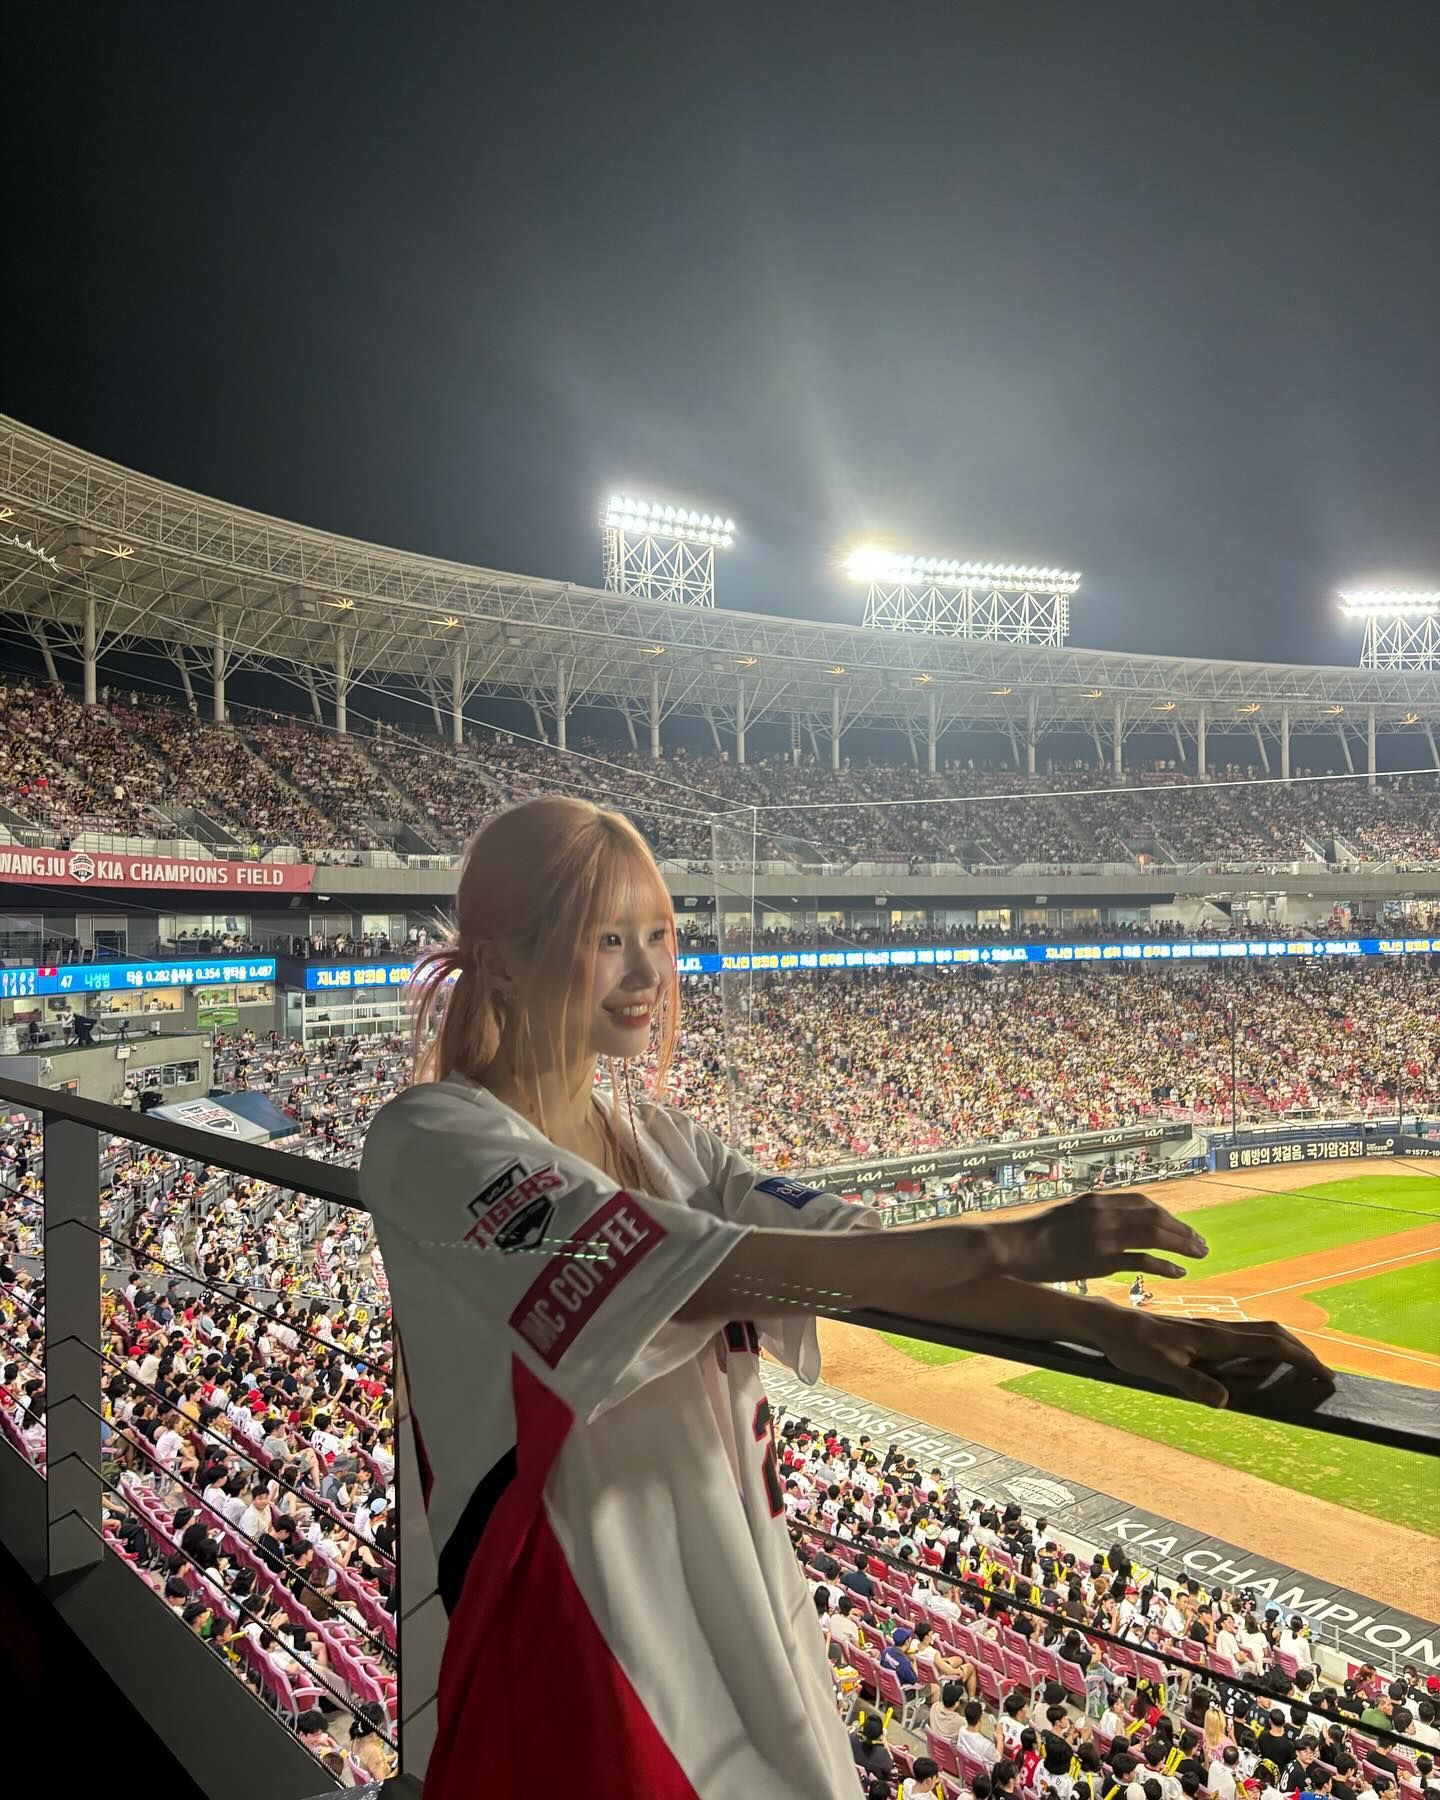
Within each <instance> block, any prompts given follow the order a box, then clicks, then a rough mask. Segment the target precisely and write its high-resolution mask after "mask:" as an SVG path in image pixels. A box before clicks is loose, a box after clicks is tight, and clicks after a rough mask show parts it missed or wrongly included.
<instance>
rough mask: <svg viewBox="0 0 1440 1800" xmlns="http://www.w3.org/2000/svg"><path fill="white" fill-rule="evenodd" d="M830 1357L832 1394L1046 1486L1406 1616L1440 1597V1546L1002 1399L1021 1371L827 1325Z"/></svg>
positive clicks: (1036, 1405) (1177, 1453)
mask: <svg viewBox="0 0 1440 1800" xmlns="http://www.w3.org/2000/svg"><path fill="white" fill-rule="evenodd" d="M820 1348H821V1352H822V1354H823V1358H824V1372H823V1377H822V1378H823V1379H824V1380H825V1381H826V1382H828V1383H829V1384H830V1385H832V1386H834V1387H838V1388H844V1389H845V1390H846V1392H847V1393H851V1394H858V1395H860V1396H861V1397H862V1398H863V1399H865V1400H869V1401H871V1402H873V1403H874V1404H875V1405H877V1406H883V1407H890V1408H893V1409H894V1410H895V1411H896V1412H904V1413H909V1414H910V1415H911V1416H912V1417H914V1418H917V1419H921V1420H923V1421H924V1422H925V1423H926V1424H927V1425H935V1426H938V1427H939V1428H940V1429H941V1430H942V1431H948V1432H953V1433H954V1434H955V1435H956V1436H957V1437H962V1438H969V1439H970V1440H971V1441H972V1442H973V1443H977V1444H984V1445H985V1446H986V1448H987V1449H990V1450H996V1451H999V1452H1000V1453H1001V1454H1003V1455H1005V1456H1014V1457H1018V1458H1020V1459H1021V1460H1022V1461H1024V1462H1027V1463H1032V1464H1033V1465H1034V1466H1035V1467H1036V1468H1037V1469H1040V1470H1043V1471H1044V1472H1045V1473H1046V1474H1048V1475H1055V1476H1058V1477H1059V1478H1060V1479H1061V1480H1070V1481H1075V1482H1079V1483H1081V1484H1082V1485H1085V1486H1098V1487H1102V1488H1104V1489H1105V1490H1106V1491H1107V1492H1109V1493H1112V1494H1118V1495H1121V1496H1123V1497H1125V1498H1128V1499H1131V1500H1133V1501H1134V1503H1135V1504H1136V1505H1137V1506H1143V1507H1145V1508H1146V1509H1147V1510H1148V1511H1150V1512H1154V1513H1159V1514H1161V1515H1162V1516H1163V1517H1165V1518H1167V1519H1175V1520H1177V1521H1178V1522H1179V1523H1181V1524H1182V1525H1189V1526H1191V1527H1193V1528H1194V1529H1195V1530H1196V1531H1204V1532H1209V1533H1211V1534H1212V1535H1213V1536H1215V1537H1218V1538H1222V1539H1227V1540H1229V1541H1231V1542H1236V1541H1240V1542H1243V1543H1244V1545H1245V1546H1246V1548H1247V1549H1248V1550H1250V1551H1252V1552H1254V1553H1256V1554H1258V1555H1260V1556H1264V1557H1268V1558H1270V1559H1271V1560H1272V1561H1274V1562H1278V1563H1285V1564H1288V1565H1291V1566H1294V1565H1296V1564H1299V1565H1301V1566H1303V1567H1305V1568H1307V1569H1309V1570H1310V1571H1311V1572H1312V1573H1313V1574H1315V1575H1317V1576H1319V1577H1320V1578H1321V1579H1322V1580H1325V1581H1332V1582H1334V1583H1335V1584H1336V1585H1337V1586H1339V1587H1346V1588H1353V1589H1355V1590H1356V1591H1357V1592H1359V1593H1362V1594H1365V1595H1367V1596H1368V1597H1369V1598H1371V1599H1374V1600H1378V1601H1380V1602H1381V1603H1382V1604H1384V1605H1386V1606H1394V1607H1397V1608H1399V1609H1400V1610H1401V1611H1404V1612H1412V1611H1414V1610H1415V1608H1416V1603H1417V1596H1419V1595H1426V1594H1429V1595H1433V1594H1435V1593H1436V1592H1440V1540H1436V1539H1435V1538H1432V1537H1427V1536H1425V1535H1424V1534H1423V1533H1422V1532H1418V1531H1409V1530H1407V1529H1406V1528H1405V1527H1404V1526H1402V1525H1391V1524H1388V1523H1386V1522H1385V1521H1384V1520H1382V1519H1373V1518H1367V1517H1364V1516H1362V1515H1361V1514H1360V1513H1355V1512H1351V1511H1350V1510H1349V1509H1348V1508H1347V1507H1343V1506H1336V1505H1335V1504H1334V1503H1333V1502H1332V1501H1329V1500H1320V1499H1317V1498H1315V1497H1314V1496H1313V1495H1310V1494H1300V1493H1296V1492H1294V1491H1293V1490H1292V1489H1290V1488H1279V1487H1273V1486H1272V1485H1271V1484H1270V1483H1269V1482H1268V1481H1261V1480H1259V1479H1258V1478H1257V1477H1255V1476H1253V1475H1246V1474H1243V1473H1241V1472H1240V1471H1239V1470H1235V1469H1226V1468H1222V1467H1221V1466H1220V1465H1219V1464H1217V1463H1213V1462H1209V1461H1207V1460H1206V1459H1205V1458H1204V1457H1199V1456H1191V1455H1190V1454H1189V1453H1188V1452H1186V1451H1184V1450H1174V1449H1172V1448H1171V1447H1170V1446H1169V1445H1168V1444H1157V1443H1153V1442H1149V1441H1145V1440H1141V1439H1139V1438H1136V1437H1134V1436H1132V1434H1131V1433H1130V1432H1128V1431H1121V1430H1119V1429H1117V1428H1116V1427H1115V1426H1113V1425H1101V1424H1097V1423H1095V1422H1094V1421H1093V1420H1090V1419H1082V1418H1079V1417H1077V1416H1076V1415H1075V1414H1073V1413H1066V1412H1061V1411H1059V1410H1057V1409H1056V1408H1055V1407H1051V1406H1045V1405H1043V1404H1042V1403H1041V1402H1040V1401H1038V1400H1031V1399H1028V1398H1027V1397H1026V1396H1025V1395H1023V1394H1016V1393H1006V1392H1004V1391H1002V1390H1001V1387H1000V1384H1001V1382H1003V1381H1008V1380H1009V1379H1010V1378H1011V1377H1012V1376H1015V1375H1023V1374H1026V1373H1028V1369H1027V1366H1026V1365H1025V1364H1023V1363H1013V1362H1000V1361H998V1360H992V1359H991V1358H989V1357H983V1356H974V1357H971V1358H969V1359H968V1360H967V1361H965V1362H961V1363H951V1364H948V1365H946V1366H943V1367H938V1368H934V1367H928V1366H926V1365H925V1364H923V1363H917V1362H915V1361H914V1360H913V1358H911V1357H908V1356H906V1355H905V1353H904V1352H903V1351H901V1350H896V1349H894V1348H893V1346H891V1345H890V1344H887V1343H886V1342H885V1341H884V1340H883V1339H882V1338H881V1337H880V1336H879V1335H878V1333H876V1332H873V1331H867V1330H865V1329H863V1328H862V1327H860V1326H857V1325H841V1324H838V1323H836V1322H834V1321H832V1320H829V1319H822V1320H821V1321H820ZM1437 1503H1440V1499H1437Z"/></svg>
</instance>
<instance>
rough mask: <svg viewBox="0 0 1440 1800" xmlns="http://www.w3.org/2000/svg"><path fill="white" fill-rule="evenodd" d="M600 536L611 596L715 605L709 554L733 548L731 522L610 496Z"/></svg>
mask: <svg viewBox="0 0 1440 1800" xmlns="http://www.w3.org/2000/svg"><path fill="white" fill-rule="evenodd" d="M600 532H601V541H602V545H603V548H604V554H605V586H606V587H607V588H608V589H609V590H610V592H611V593H612V594H633V595H634V596H635V598H636V599H637V600H668V601H669V602H670V603H671V604H672V605H674V606H713V605H714V604H715V552H716V551H717V550H728V549H729V548H730V546H731V545H732V544H733V543H734V542H735V521H734V520H733V519H722V518H721V517H720V516H719V514H718V513H714V514H712V513H698V512H692V511H690V510H689V509H688V508H686V507H683V506H667V505H665V504H664V503H663V502H662V501H658V500H637V499H635V498H634V496H633V495H630V494H612V495H611V496H610V500H609V504H608V505H607V506H606V507H605V510H604V511H603V512H602V513H601V514H600Z"/></svg>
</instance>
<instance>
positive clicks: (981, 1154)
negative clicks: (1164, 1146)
mask: <svg viewBox="0 0 1440 1800" xmlns="http://www.w3.org/2000/svg"><path fill="white" fill-rule="evenodd" d="M1189 1135H1190V1127H1189V1126H1188V1125H1169V1124H1167V1125H1121V1126H1116V1127H1115V1128H1114V1129H1113V1130H1110V1131H1072V1132H1068V1133H1067V1134H1066V1135H1065V1136H1064V1137H1047V1138H1027V1139H1026V1140H1025V1142H1024V1143H1019V1144H972V1145H971V1146H970V1147H969V1148H968V1149H964V1150H935V1151H932V1152H931V1153H930V1154H929V1155H928V1156H897V1157H889V1158H886V1159H884V1160H877V1161H874V1162H866V1163H841V1164H839V1165H838V1166H835V1167H828V1168H823V1169H811V1170H809V1171H808V1172H807V1175H806V1179H807V1180H811V1181H816V1182H823V1184H824V1185H825V1186H826V1187H827V1188H829V1189H830V1190H831V1191H832V1192H835V1193H840V1192H843V1193H847V1194H848V1193H853V1192H855V1190H856V1189H857V1188H859V1189H863V1188H878V1187H886V1188H893V1187H894V1186H895V1185H896V1184H897V1182H901V1181H911V1180H915V1179H917V1178H918V1179H920V1180H925V1179H927V1178H928V1179H932V1180H939V1179H943V1178H944V1177H945V1176H947V1175H965V1174H969V1173H971V1172H973V1171H975V1170H977V1169H996V1168H999V1167H1001V1166H1002V1165H1003V1164H1005V1163H1010V1164H1012V1165H1016V1166H1019V1165H1022V1164H1024V1163H1028V1162H1052V1161H1054V1159H1055V1158H1056V1157H1061V1156H1087V1155H1093V1154H1097V1153H1100V1152H1103V1151H1106V1150H1134V1149H1138V1148H1139V1146H1140V1145H1142V1144H1159V1143H1161V1142H1163V1140H1164V1139H1165V1138H1167V1137H1176V1138H1178V1137H1188V1136H1189Z"/></svg>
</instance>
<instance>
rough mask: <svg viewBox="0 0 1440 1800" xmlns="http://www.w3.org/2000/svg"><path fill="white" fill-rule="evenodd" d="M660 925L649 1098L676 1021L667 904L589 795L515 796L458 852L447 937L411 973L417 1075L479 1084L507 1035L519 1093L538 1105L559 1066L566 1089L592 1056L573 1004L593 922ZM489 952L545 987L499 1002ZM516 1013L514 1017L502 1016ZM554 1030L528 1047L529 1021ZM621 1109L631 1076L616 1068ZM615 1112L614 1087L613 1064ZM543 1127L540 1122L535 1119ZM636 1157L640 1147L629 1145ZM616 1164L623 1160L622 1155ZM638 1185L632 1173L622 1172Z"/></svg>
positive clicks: (665, 1070) (615, 821)
mask: <svg viewBox="0 0 1440 1800" xmlns="http://www.w3.org/2000/svg"><path fill="white" fill-rule="evenodd" d="M635 910H638V911H639V912H641V913H643V914H645V915H647V916H653V917H655V918H656V919H664V920H665V921H666V923H667V925H668V927H669V930H670V949H671V953H672V954H671V968H670V976H669V980H668V981H667V982H666V984H665V986H664V987H663V989H662V991H661V995H660V1006H659V1010H658V1013H657V1016H656V1022H655V1026H654V1029H653V1034H652V1042H651V1054H652V1058H653V1070H654V1088H653V1095H654V1098H655V1099H656V1100H657V1101H658V1100H661V1099H663V1097H664V1092H665V1082H666V1077H667V1076H668V1074H669V1071H670V1066H671V1063H672V1062H673V1060H674V1056H675V1040H676V1036H677V1034H678V1031H679V1023H680V979H679V974H678V972H677V968H676V963H675V957H674V951H675V927H674V908H673V906H672V903H671V900H670V895H669V892H668V891H667V889H666V886H665V882H664V879H663V877H662V876H661V874H660V871H659V869H658V868H657V867H656V866H655V858H654V857H653V856H652V855H651V853H650V847H649V845H648V844H647V843H646V842H645V840H644V838H643V837H641V835H640V833H639V832H638V831H637V830H636V829H635V827H634V826H633V825H632V824H631V823H630V821H629V820H628V819H626V818H623V817H622V816H621V815H620V814H619V813H614V812H606V811H604V810H603V809H602V808H601V807H598V806H595V805H593V804H592V803H591V802H590V801H588V800H577V799H572V798H570V797H568V796H565V795H560V794H546V795H543V796H541V797H539V798H537V799H534V800H526V801H522V802H521V803H520V804H519V805H518V806H512V807H509V808H508V809H507V810H506V811H504V812H501V813H497V814H496V815H495V816H494V817H493V818H491V819H488V820H487V821H486V823H485V824H484V825H482V826H481V828H480V830H479V831H477V832H476V833H475V835H474V837H473V838H471V840H470V843H469V845H468V847H467V848H466V851H465V859H464V863H463V865H462V867H461V871H460V886H459V891H458V893H457V895H456V902H455V929H454V931H453V933H452V934H451V936H450V938H449V940H448V941H447V942H445V943H442V944H439V945H436V946H435V947H433V948H432V949H430V950H427V951H426V953H425V954H424V955H423V956H422V957H421V958H420V960H419V961H418V962H417V963H416V965H415V972H414V975H413V976H412V978H411V988H410V992H411V998H412V1002H413V1006H414V1043H413V1048H414V1052H415V1078H416V1080H417V1081H442V1080H444V1078H445V1077H446V1076H447V1075H451V1074H458V1075H463V1076H464V1077H465V1078H466V1079H467V1080H469V1081H473V1082H476V1083H477V1084H479V1085H481V1086H483V1085H484V1084H485V1079H486V1076H487V1074H488V1073H489V1071H490V1069H491V1067H492V1065H493V1064H494V1061H495V1058H496V1056H497V1055H498V1053H499V1049H500V1044H501V1041H502V1039H503V1038H505V1036H506V1034H507V1032H508V1034H509V1037H510V1042H511V1045H512V1048H513V1050H514V1052H515V1055H516V1059H517V1062H516V1066H515V1069H514V1073H515V1075H516V1077H517V1079H518V1080H519V1081H520V1082H521V1084H522V1086H523V1085H524V1084H525V1082H526V1078H527V1076H528V1077H529V1078H530V1079H531V1080H532V1081H533V1082H534V1090H535V1096H536V1104H537V1107H538V1105H539V1075H540V1072H541V1070H542V1069H547V1068H550V1069H558V1070H559V1071H560V1072H561V1074H562V1076H563V1077H564V1078H565V1080H566V1082H567V1085H569V1086H572V1087H573V1086H574V1085H575V1084H576V1083H577V1082H578V1081H579V1080H580V1078H581V1075H582V1070H583V1064H584V1062H585V1061H586V1060H588V1056H587V1053H586V1052H585V1051H584V1050H583V1049H582V1050H581V1052H580V1053H579V1055H578V1056H577V1055H576V1054H575V1053H574V1051H573V1048H572V1046H571V1032H570V1029H569V1027H570V1023H571V1019H572V1017H573V1015H574V1012H575V1009H576V1006H577V1003H578V1005H579V1006H580V1007H581V1008H583V1009H585V1010H587V1011H588V1007H589V1004H590V994H591V988H592V985H593V982H594V976H595V953H596V948H597V944H596V940H597V938H598V936H599V933H600V930H601V928H602V926H604V925H606V924H610V923H613V922H614V921H615V920H616V919H618V918H620V917H621V916H622V915H624V914H625V913H627V912H629V911H635ZM490 944H493V945H495V946H496V948H497V949H499V950H501V951H502V952H510V953H518V954H519V956H521V957H523V959H524V961H525V962H526V963H527V965H528V966H529V967H530V968H531V969H532V970H536V971H538V972H539V973H538V975H537V977H536V979H537V981H538V982H539V984H541V985H540V991H531V992H529V993H527V994H526V995H525V996H524V997H523V1000H513V999H510V998H507V996H506V995H505V994H503V993H502V992H501V991H500V990H499V989H498V988H497V987H496V986H495V985H494V983H493V982H492V981H491V980H490V979H489V978H488V977H487V975H486V972H485V969H484V965H483V962H482V955H481V953H482V951H483V950H484V948H485V947H486V946H487V945H490ZM512 1011H513V1015H514V1016H513V1017H512V1016H511V1014H512ZM537 1018H540V1019H545V1020H548V1021H549V1026H550V1035H549V1036H548V1037H547V1038H545V1039H543V1041H542V1040H539V1039H537V1036H536V1026H535V1020H536V1019H537ZM621 1076H622V1078H623V1085H624V1095H625V1098H626V1100H627V1102H629V1103H630V1105H631V1107H632V1114H631V1125H632V1137H633V1135H634V1132H633V1123H634V1121H633V1102H630V1101H629V1092H630V1071H629V1069H628V1067H624V1066H623V1065H622V1070H621ZM611 1087H612V1093H613V1096H614V1101H615V1110H614V1112H612V1115H611V1120H612V1123H611V1126H610V1129H611V1136H612V1142H613V1143H614V1144H615V1148H616V1150H617V1152H619V1145H618V1140H616V1139H615V1138H614V1133H613V1118H614V1116H615V1113H616V1112H618V1108H619V1103H620V1099H621V1081H620V1080H617V1079H616V1072H615V1070H614V1069H613V1068H612V1069H611ZM540 1126H541V1129H542V1130H544V1129H545V1124H544V1120H543V1119H541V1120H540ZM635 1152H636V1156H637V1158H639V1160H640V1161H641V1163H642V1164H643V1158H640V1157H639V1145H638V1140H637V1141H636V1144H635ZM620 1155H621V1159H622V1160H623V1162H625V1163H629V1162H630V1161H631V1159H630V1157H629V1156H628V1155H626V1154H625V1153H623V1152H620ZM628 1178H629V1179H634V1178H635V1175H634V1172H633V1168H632V1170H631V1172H630V1173H629V1175H628Z"/></svg>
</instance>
